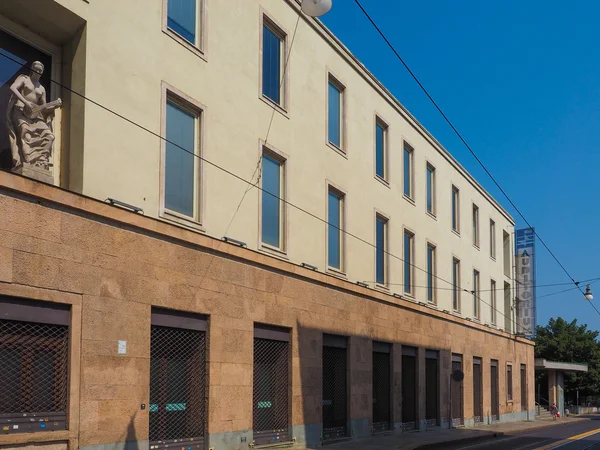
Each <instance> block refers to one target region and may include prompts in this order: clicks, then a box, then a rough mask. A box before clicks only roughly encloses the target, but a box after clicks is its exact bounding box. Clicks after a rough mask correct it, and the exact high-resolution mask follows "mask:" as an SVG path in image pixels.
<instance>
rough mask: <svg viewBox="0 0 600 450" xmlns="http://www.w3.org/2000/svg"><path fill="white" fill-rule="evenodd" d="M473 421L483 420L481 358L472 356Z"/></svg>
mask: <svg viewBox="0 0 600 450" xmlns="http://www.w3.org/2000/svg"><path fill="white" fill-rule="evenodd" d="M473 421H474V422H475V423H480V422H482V421H483V377H482V371H481V358H473Z"/></svg>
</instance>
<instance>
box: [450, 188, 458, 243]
mask: <svg viewBox="0 0 600 450" xmlns="http://www.w3.org/2000/svg"><path fill="white" fill-rule="evenodd" d="M450 195H451V198H450V208H451V211H450V216H451V217H450V224H451V226H452V231H454V232H455V233H456V234H458V235H459V236H460V189H459V188H458V187H457V186H456V185H454V184H453V185H452V190H451V194H450Z"/></svg>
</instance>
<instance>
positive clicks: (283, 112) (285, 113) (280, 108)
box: [259, 93, 290, 119]
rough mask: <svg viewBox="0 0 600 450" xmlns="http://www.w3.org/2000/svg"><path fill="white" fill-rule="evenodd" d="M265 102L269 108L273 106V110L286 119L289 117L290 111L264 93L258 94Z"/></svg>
mask: <svg viewBox="0 0 600 450" xmlns="http://www.w3.org/2000/svg"><path fill="white" fill-rule="evenodd" d="M259 98H260V99H261V100H262V101H263V102H264V103H265V104H267V105H269V106H270V107H271V108H273V109H274V110H275V111H277V112H278V113H279V114H281V115H282V116H283V117H285V118H286V119H289V118H290V113H289V112H288V111H287V110H286V109H285V108H284V107H283V106H281V105H280V104H278V103H275V102H274V101H273V100H271V99H270V98H269V97H267V96H266V95H264V94H262V93H261V94H260V97H259Z"/></svg>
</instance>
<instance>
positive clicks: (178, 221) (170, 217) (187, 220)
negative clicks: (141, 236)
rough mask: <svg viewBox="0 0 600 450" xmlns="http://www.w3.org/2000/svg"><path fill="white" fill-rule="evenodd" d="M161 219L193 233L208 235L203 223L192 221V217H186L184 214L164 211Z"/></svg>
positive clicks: (160, 216)
mask: <svg viewBox="0 0 600 450" xmlns="http://www.w3.org/2000/svg"><path fill="white" fill-rule="evenodd" d="M159 218H160V219H161V220H163V221H165V222H169V223H171V224H173V225H182V226H184V227H185V228H188V229H191V230H193V231H199V232H200V233H206V229H205V228H204V226H202V223H200V222H199V221H197V220H195V219H192V218H191V217H188V216H184V215H182V214H178V213H176V212H173V211H163V212H162V213H161V214H160V215H159Z"/></svg>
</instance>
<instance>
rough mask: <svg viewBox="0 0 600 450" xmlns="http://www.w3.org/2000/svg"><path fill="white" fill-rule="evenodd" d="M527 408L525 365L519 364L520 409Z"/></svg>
mask: <svg viewBox="0 0 600 450" xmlns="http://www.w3.org/2000/svg"><path fill="white" fill-rule="evenodd" d="M526 410H527V366H526V365H525V364H521V411H526Z"/></svg>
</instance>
